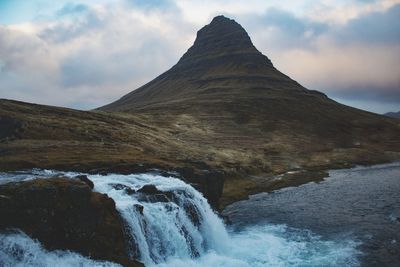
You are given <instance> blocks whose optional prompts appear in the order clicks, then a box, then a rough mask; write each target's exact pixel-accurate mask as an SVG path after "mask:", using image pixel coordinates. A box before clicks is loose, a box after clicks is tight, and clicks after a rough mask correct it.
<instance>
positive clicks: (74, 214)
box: [0, 177, 144, 267]
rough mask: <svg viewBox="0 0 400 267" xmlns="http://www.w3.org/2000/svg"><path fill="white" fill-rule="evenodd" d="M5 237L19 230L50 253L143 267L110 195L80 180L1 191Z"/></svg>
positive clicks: (29, 183) (1, 188)
mask: <svg viewBox="0 0 400 267" xmlns="http://www.w3.org/2000/svg"><path fill="white" fill-rule="evenodd" d="M0 217H1V220H0V231H2V232H5V231H7V230H10V229H19V230H21V231H23V232H25V233H26V234H27V235H29V236H30V237H32V238H34V239H37V240H39V241H40V243H41V244H42V245H43V246H44V247H45V248H46V249H48V250H55V249H62V250H71V251H75V252H78V253H80V254H82V255H84V256H87V257H90V258H92V259H96V260H106V261H112V262H116V263H119V264H122V265H123V266H130V267H143V266H144V265H143V264H141V263H139V262H137V261H135V260H132V259H130V257H129V255H128V250H127V242H126V237H125V234H124V223H123V220H122V219H121V217H120V215H119V213H118V211H117V210H116V208H115V203H114V201H113V200H112V199H111V198H109V197H108V196H107V195H104V194H101V193H97V192H93V191H92V188H91V187H90V183H85V182H82V181H80V180H78V179H68V178H61V177H59V178H50V179H36V180H31V181H26V182H17V183H7V184H3V185H0Z"/></svg>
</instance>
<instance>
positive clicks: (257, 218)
mask: <svg viewBox="0 0 400 267" xmlns="http://www.w3.org/2000/svg"><path fill="white" fill-rule="evenodd" d="M394 168H395V169H396V168H397V170H399V169H400V166H397V167H394ZM382 170H383V173H386V174H387V172H388V170H387V169H385V168H384V169H382ZM347 172H349V173H353V174H352V176H351V177H350V178H349V177H348V176H347ZM347 172H346V171H335V172H332V173H331V176H333V177H332V178H328V179H327V180H326V181H325V182H322V183H320V184H313V183H311V184H307V185H304V186H301V187H298V188H287V189H283V190H280V191H277V192H276V193H273V194H261V195H257V196H254V197H252V198H251V199H250V200H247V201H242V202H238V203H236V204H234V205H232V206H230V207H228V209H226V211H225V214H226V215H229V217H230V219H231V220H232V222H233V224H232V225H229V226H226V225H224V223H223V221H222V220H221V219H220V218H219V217H218V216H217V215H216V214H215V213H214V212H213V211H212V209H211V208H210V206H209V205H208V203H207V201H206V199H205V198H204V197H203V196H202V195H201V194H200V193H199V192H197V191H196V190H195V189H194V188H193V187H191V186H190V185H188V184H186V183H184V182H183V181H181V180H179V179H175V178H172V177H162V176H158V175H155V174H138V175H117V174H110V175H106V176H102V175H88V177H89V178H90V179H91V180H92V181H93V182H94V184H95V188H94V190H96V191H99V192H102V193H106V194H108V195H109V196H110V197H112V198H113V199H114V201H115V203H116V207H117V209H118V210H119V212H120V213H121V215H122V217H123V219H124V220H125V222H126V225H127V228H128V236H127V238H128V240H129V241H130V243H131V247H130V249H129V250H130V253H131V255H132V257H136V258H139V259H140V260H141V261H143V262H144V263H145V264H146V266H150V267H166V266H171V267H180V266H185V267H186V266H194V267H196V266H198V267H200V266H211V267H219V266H221V267H222V266H226V267H261V266H359V265H360V262H359V260H360V259H363V258H365V255H363V254H361V253H362V251H364V247H365V243H364V242H365V241H364V239H362V238H359V236H358V235H357V232H356V231H355V230H357V227H358V225H357V224H356V223H355V222H353V224H354V228H355V229H353V228H346V227H343V225H346V224H345V223H343V221H346V222H347V219H343V218H339V217H340V216H341V215H340V212H338V211H337V210H339V211H343V213H345V214H346V216H348V217H352V216H353V215H352V213H355V215H354V216H361V215H359V212H360V211H359V210H358V209H356V210H354V209H355V207H359V206H363V207H364V206H365V207H368V206H369V205H370V204H371V203H370V202H372V203H377V202H379V199H376V197H377V196H380V197H381V198H384V197H383V196H382V195H384V196H386V197H387V198H388V201H387V202H386V204H387V205H388V210H390V212H389V213H388V214H387V216H388V218H392V219H390V220H391V223H393V224H394V225H395V224H396V223H397V217H396V216H397V213H396V212H397V211H396V210H394V209H393V207H396V205H398V203H399V202H398V200H396V197H398V196H397V195H396V196H394V195H393V194H392V193H390V192H392V191H393V190H394V191H396V189H397V192H399V191H398V188H396V187H395V186H394V185H393V186H392V187H389V188H386V187H382V188H381V189H382V190H383V192H381V193H376V195H371V194H372V193H371V192H372V191H373V190H370V191H371V192H370V191H368V190H367V191H366V189H364V188H363V187H364V186H365V183H364V181H363V180H361V181H360V178H359V177H358V176H357V175H355V174H354V171H353V170H350V171H347ZM355 172H356V173H362V169H360V170H356V171H355ZM367 173H368V172H367ZM378 173H379V172H378ZM55 174H56V172H54V171H33V173H31V174H28V173H7V174H6V173H3V174H0V181H1V182H9V181H17V180H26V179H32V178H33V177H37V176H42V177H50V176H53V175H55ZM61 174H62V175H66V176H70V177H73V176H75V175H76V173H61ZM336 176H337V177H336ZM366 176H368V174H367V175H366ZM389 176H390V175H389ZM361 177H364V176H363V175H361ZM383 177H384V175H380V176H379V175H378V176H377V178H376V179H378V180H379V181H380V182H379V183H377V182H376V181H375V184H377V188H380V185H382V184H383V182H382V181H383V180H385V179H384V178H383ZM397 178H398V177H397ZM349 179H355V181H352V182H351V184H353V183H354V184H358V187H357V188H358V191H356V192H354V191H353V193H352V194H350V195H347V193H344V195H343V194H342V195H340V193H341V190H344V191H345V192H347V191H348V190H350V189H348V187H349V186H350V185H349V184H348V180H349ZM357 179H358V180H359V181H358V182H357ZM340 180H343V181H342V182H340ZM396 181H397V182H398V179H395V182H396ZM331 183H333V184H337V187H334V189H332V188H331V189H332V190H333V191H332V192H331V191H329V190H331V189H329V188H328V189H327V188H325V189H324V186H326V184H327V185H330V184H331ZM340 184H342V186H341V185H340ZM397 184H398V183H397ZM145 185H154V186H155V187H156V188H157V189H158V190H159V191H162V192H163V193H161V194H160V193H157V194H145V193H139V192H137V191H138V190H139V189H140V188H142V187H143V186H145ZM378 185H379V186H378ZM310 186H311V187H313V188H311V189H307V188H308V187H310ZM319 186H321V189H320V188H319ZM128 189H129V190H128ZM133 191H136V193H133V194H132V192H133ZM364 191H366V192H364ZM297 192H299V193H297ZM319 193H320V194H322V196H320V199H318V198H316V195H319ZM355 195H360V198H359V199H358V200H357V201H358V202H355V203H354V202H351V205H349V203H347V204H346V203H342V200H343V199H344V198H349V197H353V198H354V196H355ZM296 196H297V197H296ZM334 196H336V198H334ZM329 198H332V199H330V200H331V201H336V202H337V206H336V207H335V202H332V203H330V205H329V206H327V205H328V204H327V203H326V202H329V201H328V200H329ZM391 199H393V201H394V203H392V202H391V201H392V200H391ZM300 200H302V201H300ZM286 205H287V206H288V207H286ZM347 205H349V206H347ZM332 206H333V207H334V208H333V210H332V211H331V212H332V213H337V216H338V218H332V217H329V216H327V215H326V214H327V213H330V211H329V209H332ZM389 206H391V207H389ZM385 207H386V206H385ZM381 208H383V207H381ZM362 209H363V208H362ZM369 209H370V210H369V211H368V212H367V213H368V214H370V216H373V214H374V212H375V206H374V205H372V204H371V208H369ZM371 209H372V210H371ZM307 212H308V213H309V214H308V215H309V216H310V218H305V217H307V216H306V215H305V213H307ZM376 216H378V215H376ZM390 216H392V217H390ZM364 217H365V216H364ZM367 219H368V218H367ZM312 221H316V222H315V223H311V222H312ZM307 222H309V223H307ZM349 224H350V223H349ZM375 226H376V228H377V229H378V228H380V227H382V228H384V227H386V225H382V226H379V225H375ZM367 228H368V227H367ZM324 229H325V230H326V231H323V230H324ZM365 231H366V232H368V229H365ZM368 233H369V234H370V235H371V236H372V237H371V239H373V236H374V231H373V230H371V232H368ZM395 240H397V239H395ZM390 242H392V241H390ZM396 242H397V241H396ZM136 247H139V248H140V250H136V249H135V248H136ZM364 253H365V252H364ZM54 263H57V264H54ZM18 264H19V265H18ZM54 265H59V266H118V265H113V263H108V262H97V261H92V260H90V259H88V258H85V257H82V256H80V255H78V254H76V253H71V252H62V251H55V252H48V251H45V250H44V249H43V248H41V246H40V244H39V243H38V242H37V241H33V240H31V239H30V238H29V237H27V236H26V235H24V234H23V233H9V234H1V235H0V266H54Z"/></svg>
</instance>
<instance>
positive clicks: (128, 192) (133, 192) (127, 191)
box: [125, 187, 136, 195]
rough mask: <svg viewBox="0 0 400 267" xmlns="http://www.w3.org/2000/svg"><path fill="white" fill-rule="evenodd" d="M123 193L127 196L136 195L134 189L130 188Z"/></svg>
mask: <svg viewBox="0 0 400 267" xmlns="http://www.w3.org/2000/svg"><path fill="white" fill-rule="evenodd" d="M125 192H126V193H127V194H128V195H133V194H135V193H136V191H135V189H132V188H130V187H128V188H125Z"/></svg>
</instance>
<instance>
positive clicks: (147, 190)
mask: <svg viewBox="0 0 400 267" xmlns="http://www.w3.org/2000/svg"><path fill="white" fill-rule="evenodd" d="M138 192H139V193H144V194H150V195H153V194H162V193H163V192H162V191H160V190H158V189H157V187H156V186H155V185H152V184H146V185H144V186H143V187H142V188H140V189H139V190H138Z"/></svg>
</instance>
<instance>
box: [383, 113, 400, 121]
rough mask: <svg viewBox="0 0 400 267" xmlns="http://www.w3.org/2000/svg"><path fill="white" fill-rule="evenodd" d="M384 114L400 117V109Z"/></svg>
mask: <svg viewBox="0 0 400 267" xmlns="http://www.w3.org/2000/svg"><path fill="white" fill-rule="evenodd" d="M383 115H385V116H388V117H391V118H396V119H400V111H398V112H388V113H385V114H383Z"/></svg>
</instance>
